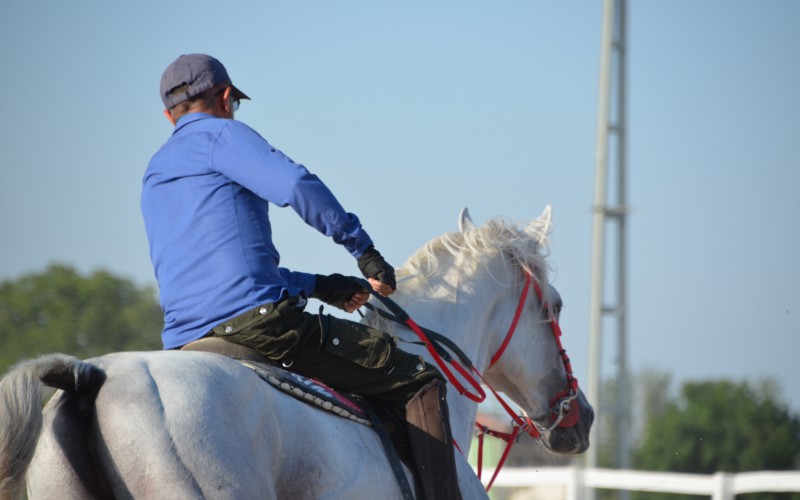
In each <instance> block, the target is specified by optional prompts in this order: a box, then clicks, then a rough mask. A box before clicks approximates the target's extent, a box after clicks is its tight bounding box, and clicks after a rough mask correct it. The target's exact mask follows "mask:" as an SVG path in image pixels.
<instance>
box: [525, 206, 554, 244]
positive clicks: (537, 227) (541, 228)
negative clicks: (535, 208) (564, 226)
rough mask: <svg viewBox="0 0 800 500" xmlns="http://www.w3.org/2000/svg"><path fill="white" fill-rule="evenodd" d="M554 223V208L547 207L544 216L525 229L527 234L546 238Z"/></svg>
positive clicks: (543, 212)
mask: <svg viewBox="0 0 800 500" xmlns="http://www.w3.org/2000/svg"><path fill="white" fill-rule="evenodd" d="M552 223H553V207H551V206H550V205H545V206H544V210H543V211H542V214H541V215H540V216H539V217H537V218H535V219H534V220H532V221H531V222H530V223H529V224H528V226H527V227H526V228H525V232H526V233H528V234H531V235H535V236H538V237H539V238H540V239H541V237H546V236H547V234H548V233H549V232H550V227H551V226H552Z"/></svg>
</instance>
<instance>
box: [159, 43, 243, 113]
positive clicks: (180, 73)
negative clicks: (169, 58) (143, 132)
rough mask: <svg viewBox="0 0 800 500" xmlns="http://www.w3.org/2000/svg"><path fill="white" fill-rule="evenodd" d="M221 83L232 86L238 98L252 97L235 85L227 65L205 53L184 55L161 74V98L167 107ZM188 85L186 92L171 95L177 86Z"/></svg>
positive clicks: (233, 92)
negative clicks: (226, 67)
mask: <svg viewBox="0 0 800 500" xmlns="http://www.w3.org/2000/svg"><path fill="white" fill-rule="evenodd" d="M221 83H225V84H228V85H230V86H231V94H232V95H233V96H234V97H236V98H237V99H250V98H249V97H247V96H246V95H245V93H244V92H242V91H241V90H239V89H237V88H236V87H234V86H233V83H232V82H231V78H230V77H229V76H228V72H227V71H226V70H225V66H223V65H222V63H221V62H219V61H218V60H216V59H214V58H213V57H211V56H207V55H205V54H189V55H185V54H184V55H182V56H180V57H178V58H177V59H175V61H173V63H172V64H170V65H169V66H167V69H165V70H164V74H163V75H161V100H162V101H163V102H164V107H165V108H166V109H171V108H172V107H173V106H175V105H176V104H180V103H182V102H183V101H185V100H187V99H190V98H192V97H194V96H196V95H198V94H200V93H202V92H205V91H206V90H208V89H210V88H212V87H215V86H216V85H219V84H221ZM182 85H187V89H186V92H181V93H180V94H173V95H169V93H170V92H172V91H173V90H175V89H176V88H178V87H180V86H182Z"/></svg>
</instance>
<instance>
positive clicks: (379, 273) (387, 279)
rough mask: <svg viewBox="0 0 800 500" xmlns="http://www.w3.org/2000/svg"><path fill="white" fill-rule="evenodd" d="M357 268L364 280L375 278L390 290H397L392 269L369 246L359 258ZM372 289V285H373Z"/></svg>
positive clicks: (373, 248)
mask: <svg viewBox="0 0 800 500" xmlns="http://www.w3.org/2000/svg"><path fill="white" fill-rule="evenodd" d="M358 268H359V269H361V273H362V274H363V275H364V277H365V278H367V279H369V278H375V279H376V280H378V281H380V282H381V283H383V284H384V285H388V286H389V287H391V289H392V290H395V289H397V280H396V279H395V277H394V268H393V267H392V266H390V265H389V263H387V262H386V261H385V260H383V256H382V255H381V253H380V252H378V251H377V250H375V247H374V246H372V245H370V247H369V248H367V249H366V250H365V251H364V253H363V254H362V255H361V257H359V258H358ZM373 287H374V285H373Z"/></svg>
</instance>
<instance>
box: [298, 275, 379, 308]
mask: <svg viewBox="0 0 800 500" xmlns="http://www.w3.org/2000/svg"><path fill="white" fill-rule="evenodd" d="M311 296H312V297H314V298H315V299H319V300H321V301H322V302H325V303H326V304H330V305H332V306H334V307H338V308H339V309H343V310H345V311H347V312H353V311H354V310H356V309H357V308H358V307H359V306H361V305H363V303H364V302H366V300H367V298H369V291H368V290H365V289H364V287H363V286H361V284H360V283H359V282H358V281H356V280H355V279H354V278H351V277H349V276H342V275H341V274H331V275H330V276H323V275H321V274H317V275H316V284H315V285H314V292H313V293H312V294H311ZM356 299H358V300H356Z"/></svg>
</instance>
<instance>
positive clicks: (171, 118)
mask: <svg viewBox="0 0 800 500" xmlns="http://www.w3.org/2000/svg"><path fill="white" fill-rule="evenodd" d="M164 116H166V117H167V120H169V122H170V123H171V124H172V126H173V127H174V126H175V118H173V117H172V114H171V113H170V112H169V110H168V109H165V110H164Z"/></svg>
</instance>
